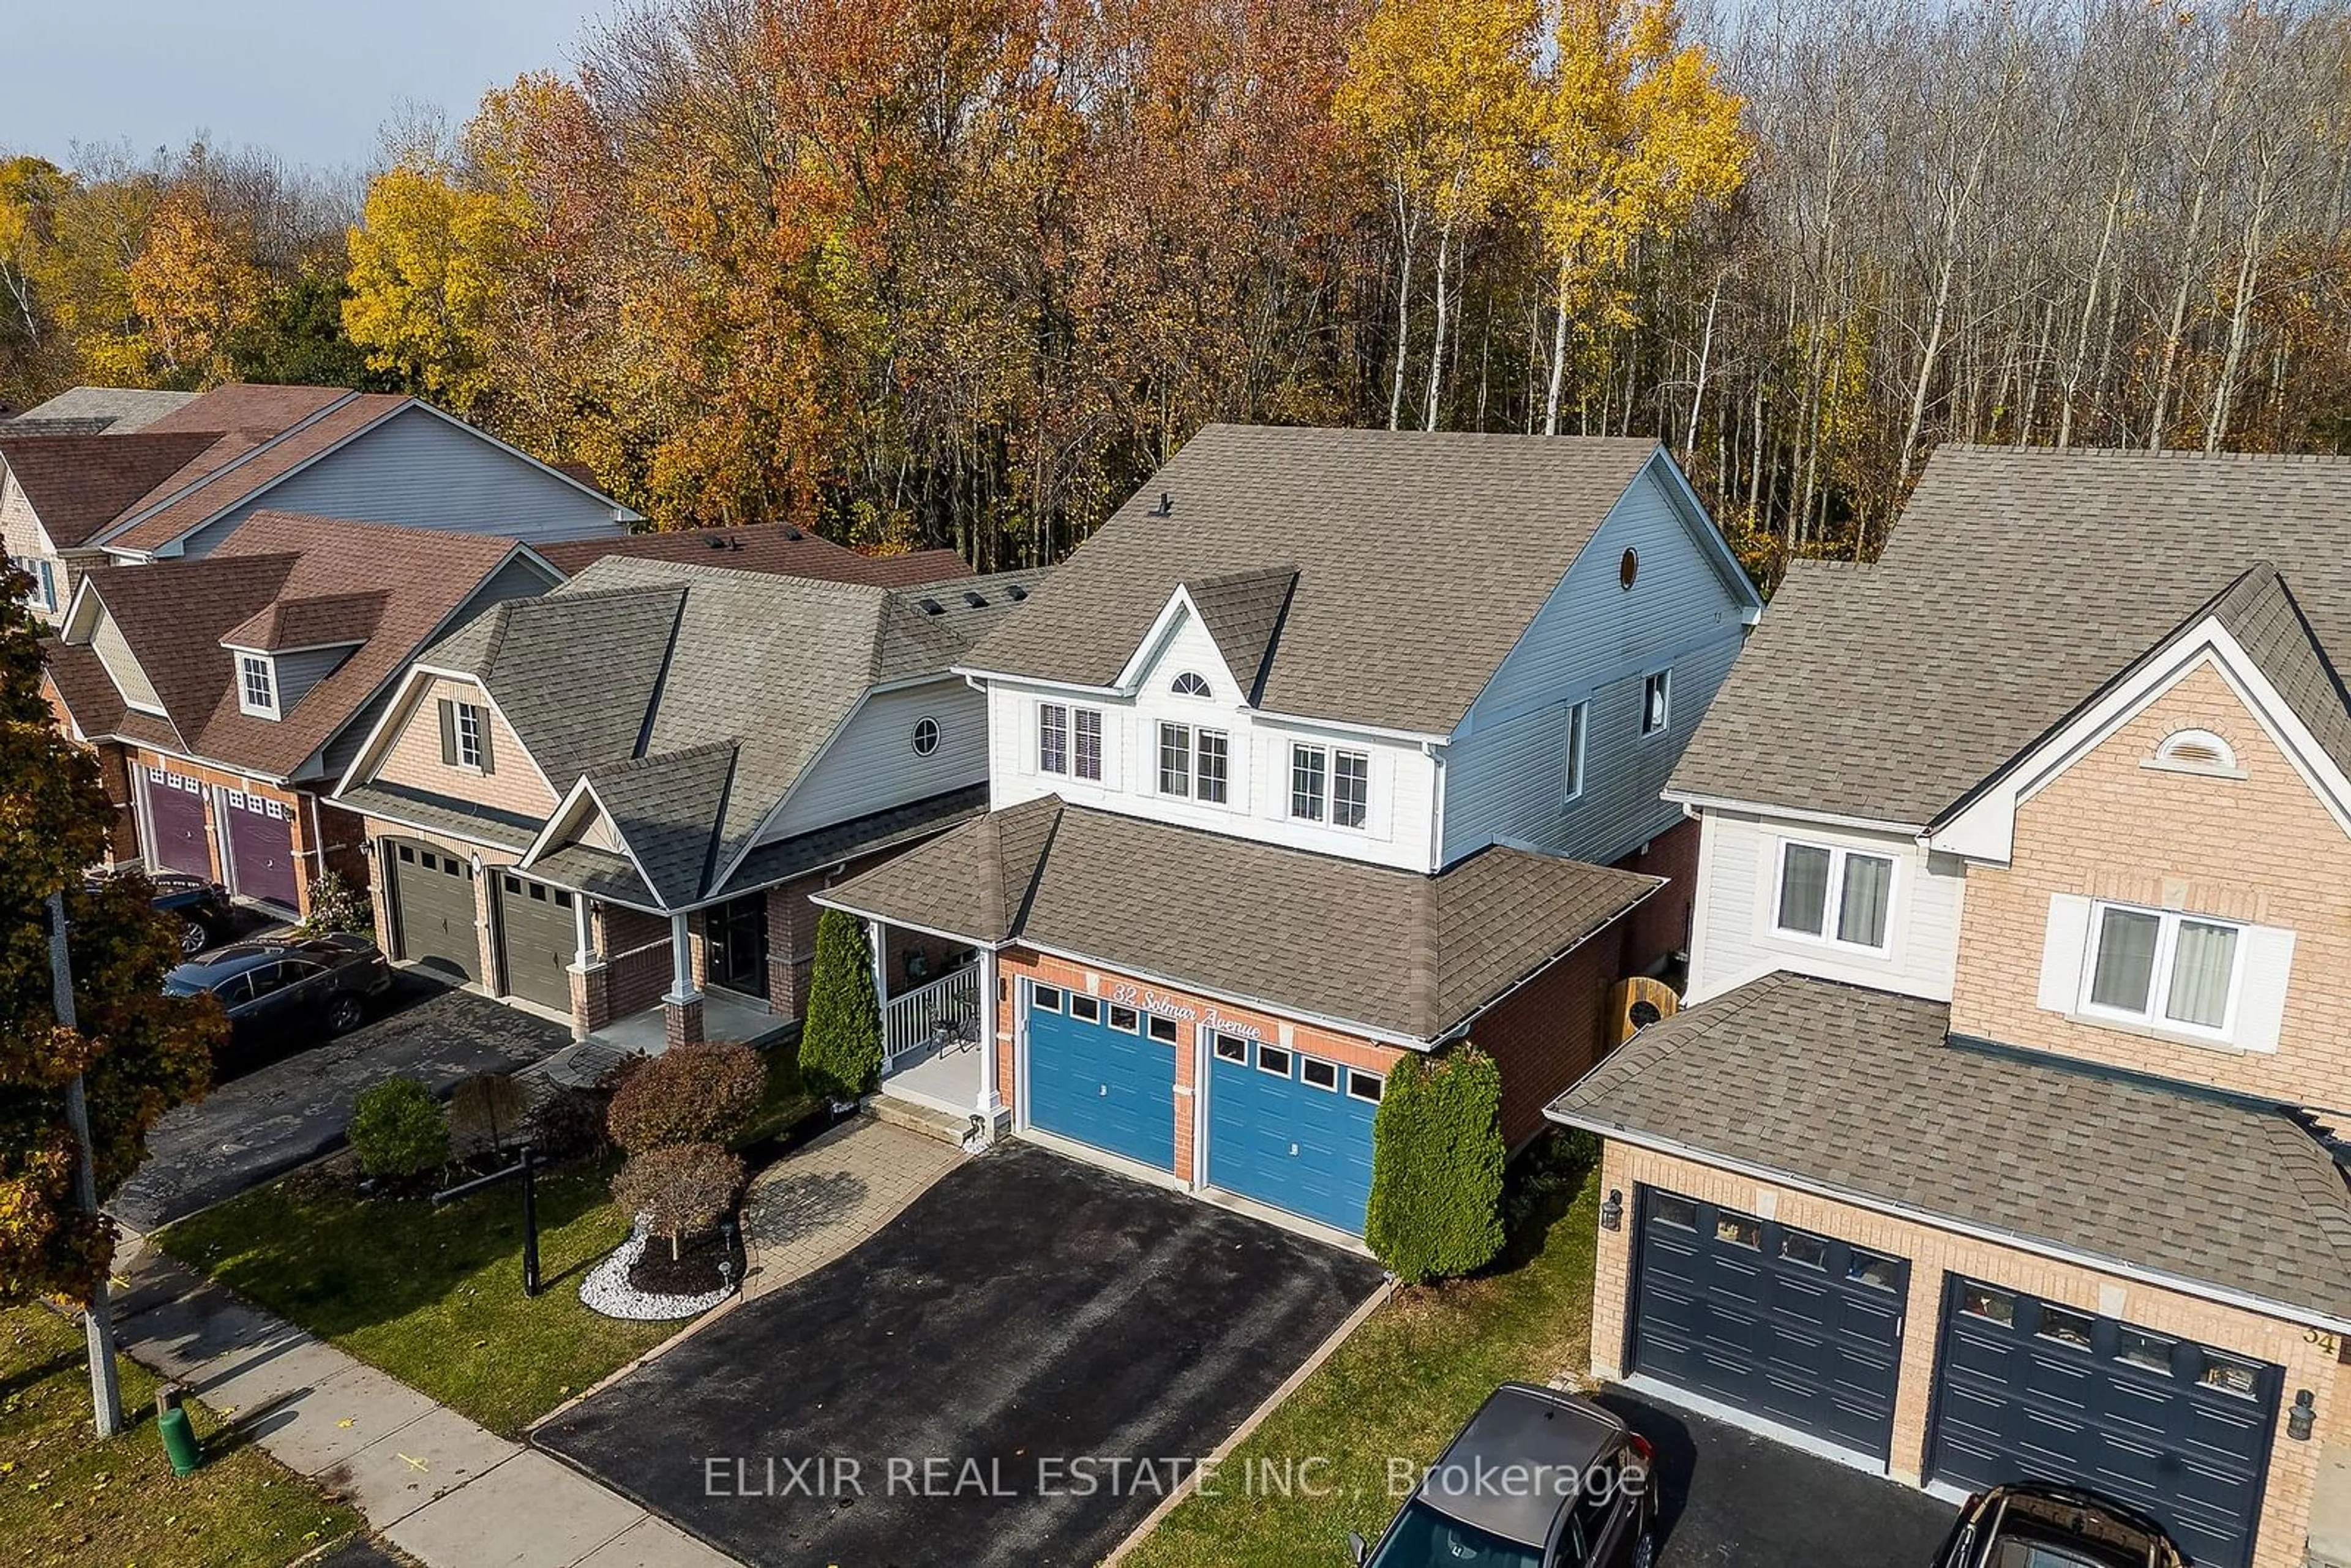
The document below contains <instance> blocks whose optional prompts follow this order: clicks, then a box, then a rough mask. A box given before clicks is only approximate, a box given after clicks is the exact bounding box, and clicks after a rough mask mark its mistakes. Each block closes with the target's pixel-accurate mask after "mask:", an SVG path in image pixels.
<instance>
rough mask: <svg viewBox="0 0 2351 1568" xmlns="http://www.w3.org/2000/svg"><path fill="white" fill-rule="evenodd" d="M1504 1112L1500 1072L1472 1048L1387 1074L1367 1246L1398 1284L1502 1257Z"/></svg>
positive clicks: (1412, 1059) (1376, 1132)
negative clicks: (1502, 1121)
mask: <svg viewBox="0 0 2351 1568" xmlns="http://www.w3.org/2000/svg"><path fill="white" fill-rule="evenodd" d="M1501 1110H1502V1074H1501V1072H1500V1071H1499V1069H1498V1068H1497V1067H1496V1066H1495V1065H1494V1059H1493V1058H1492V1057H1490V1056H1488V1055H1486V1054H1485V1053H1484V1052H1483V1051H1479V1050H1477V1049H1476V1048H1475V1047H1471V1046H1464V1047H1462V1048H1461V1049H1460V1050H1458V1051H1448V1052H1447V1053H1446V1054H1445V1055H1443V1056H1438V1057H1421V1056H1407V1057H1405V1059H1404V1060H1402V1061H1398V1062H1397V1063H1396V1064H1395V1068H1394V1069H1392V1070H1391V1071H1389V1073H1388V1082H1387V1089H1386V1091H1385V1092H1384V1094H1383V1095H1382V1097H1381V1100H1380V1109H1379V1114H1378V1115H1377V1116H1376V1117H1374V1119H1373V1122H1372V1201H1371V1209H1370V1214H1369V1217H1368V1218H1367V1220H1366V1223H1365V1225H1364V1240H1365V1241H1366V1242H1367V1243H1369V1245H1370V1247H1371V1249H1372V1250H1373V1251H1374V1253H1376V1254H1378V1256H1379V1260H1380V1261H1381V1262H1383V1263H1384V1264H1386V1265H1387V1266H1388V1269H1389V1270H1390V1271H1391V1272H1393V1273H1394V1274H1395V1277H1396V1278H1397V1279H1399V1280H1402V1281H1404V1282H1405V1283H1406V1284H1408V1285H1417V1284H1420V1283H1421V1282H1422V1281H1427V1280H1436V1279H1445V1278H1450V1277H1452V1276H1456V1275H1460V1274H1468V1273H1471V1272H1474V1271H1475V1270H1479V1269H1482V1268H1484V1267H1485V1266H1486V1265H1487V1264H1489V1263H1490V1262H1492V1261H1493V1260H1494V1258H1495V1256H1496V1255H1497V1254H1498V1253H1499V1252H1500V1251H1501V1249H1502V1241H1503V1235H1504V1232H1503V1229H1502V1211H1501V1205H1502V1158H1503V1152H1504V1151H1503V1148H1502V1124H1501Z"/></svg>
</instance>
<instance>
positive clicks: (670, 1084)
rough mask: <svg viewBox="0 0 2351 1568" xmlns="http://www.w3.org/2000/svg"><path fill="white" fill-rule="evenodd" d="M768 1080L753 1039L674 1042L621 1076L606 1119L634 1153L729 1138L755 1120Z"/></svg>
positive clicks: (618, 1141) (616, 1140)
mask: <svg viewBox="0 0 2351 1568" xmlns="http://www.w3.org/2000/svg"><path fill="white" fill-rule="evenodd" d="M767 1086H768V1070H767V1065H766V1064H765V1063H764V1062H762V1061H760V1060H759V1053H758V1051H753V1050H752V1049H751V1048H750V1047H749V1046H747V1045H727V1044H721V1043H718V1042H716V1041H713V1042H710V1043H707V1044H703V1045H679V1046H673V1047H671V1048H670V1049H669V1050H667V1051H664V1052H662V1054H661V1055H659V1056H655V1057H649V1058H647V1059H646V1060H645V1061H643V1062H642V1063H640V1064H639V1065H638V1067H637V1068H636V1070H635V1071H632V1072H631V1073H630V1074H629V1075H628V1076H627V1077H626V1078H624V1079H622V1081H621V1086H620V1088H619V1089H618V1090H617V1091H616V1092H614V1093H613V1095H612V1109H611V1113H609V1114H608V1115H607V1117H606V1118H605V1121H606V1125H608V1126H609V1127H610V1128H611V1134H612V1141H613V1142H614V1143H616V1144H618V1145H621V1147H622V1148H624V1149H626V1150H628V1151H629V1153H631V1154H632V1155H641V1154H643V1153H646V1152H647V1151H649V1150H652V1149H663V1148H672V1147H674V1146H676V1145H680V1144H723V1143H725V1142H726V1140H727V1139H729V1138H731V1137H733V1136H734V1135H735V1134H737V1133H738V1132H740V1131H742V1130H743V1128H745V1127H746V1126H748V1125H749V1124H750V1121H751V1118H752V1117H753V1116H755V1115H757V1114H758V1110H759V1101H760V1098H761V1096H762V1095H764V1094H765V1093H766V1092H767Z"/></svg>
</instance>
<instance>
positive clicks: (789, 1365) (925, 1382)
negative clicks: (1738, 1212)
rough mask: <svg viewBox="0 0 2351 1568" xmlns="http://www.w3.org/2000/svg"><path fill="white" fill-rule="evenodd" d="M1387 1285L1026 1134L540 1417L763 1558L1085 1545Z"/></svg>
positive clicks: (1348, 1263)
mask: <svg viewBox="0 0 2351 1568" xmlns="http://www.w3.org/2000/svg"><path fill="white" fill-rule="evenodd" d="M1379 1281H1380V1270H1379V1268H1378V1266H1377V1265H1376V1264H1374V1263H1373V1262H1371V1261H1370V1260H1367V1259H1364V1258H1359V1257H1355V1256H1353V1255H1350V1254H1347V1253H1343V1252H1340V1251H1337V1250H1334V1249H1330V1248H1326V1247H1323V1246H1321V1245H1319V1244H1318V1243H1315V1242H1311V1241H1308V1240H1304V1239H1301V1238H1299V1237H1295V1236H1292V1235H1290V1234H1289V1233H1288V1232H1286V1231H1281V1230H1277V1229H1275V1228H1272V1227H1270V1226H1266V1225H1261V1224H1259V1223H1258V1222H1257V1221H1255V1220H1250V1219H1245V1218H1241V1217H1239V1216H1238V1215H1233V1214H1228V1213H1226V1212H1225V1211H1223V1210H1222V1209H1217V1208H1213V1207H1209V1206H1207V1205H1206V1204H1202V1203H1198V1202H1196V1201H1194V1200H1192V1199H1190V1198H1187V1197H1182V1196H1180V1195H1178V1194H1175V1193H1171V1192H1165V1191H1162V1190H1160V1189H1158V1188H1155V1187H1150V1186H1143V1185H1141V1184H1139V1183H1135V1182H1131V1181H1127V1180H1125V1179H1123V1178H1122V1177H1119V1176H1111V1175H1109V1174H1107V1173H1105V1172H1102V1171H1099V1170H1096V1169H1094V1168H1093V1167H1092V1166H1084V1165H1081V1164H1078V1163H1077V1162H1075V1161H1071V1160H1066V1159H1063V1158H1061V1156H1059V1155H1052V1154H1049V1153H1047V1152H1046V1151H1044V1150H1042V1149H1040V1148H1037V1147H1035V1146H1033V1145H1027V1144H1019V1143H1014V1144H1008V1145H1002V1146H999V1147H998V1148H997V1149H995V1150H993V1151H991V1152H990V1153H988V1154H987V1155H982V1156H980V1157H978V1158H977V1159H974V1160H971V1161H968V1162H967V1163H966V1164H964V1165H963V1166H959V1167H958V1168H957V1169H956V1170H954V1171H952V1172H950V1173H948V1174H947V1175H946V1176H945V1177H943V1178H942V1179H941V1180H940V1181H939V1182H938V1183H937V1184H936V1185H935V1186H933V1187H932V1188H931V1189H930V1190H929V1191H928V1192H926V1193H925V1194H924V1195H923V1197H919V1198H917V1199H916V1200H915V1201H914V1204H913V1205H912V1206H911V1207H908V1208H907V1209H906V1211H905V1212H904V1214H902V1215H900V1216H899V1217H898V1218H896V1219H894V1220H893V1221H892V1222H890V1224H889V1225H887V1226H885V1227H884V1228H883V1229H882V1230H881V1231H880V1232H879V1233H878V1234H876V1235H875V1236H874V1237H873V1238H872V1239H870V1240H868V1241H866V1242H864V1243H863V1244H862V1245H861V1246H860V1247H858V1248H857V1249H855V1250H854V1251H852V1252H851V1253H850V1254H849V1255H848V1256H846V1257H844V1258H842V1259H841V1260H840V1261H838V1262H836V1263H833V1264H831V1265H830V1266H828V1267H826V1268H824V1269H821V1270H819V1271H817V1272H816V1273H814V1274H811V1275H810V1276H809V1277H807V1278H806V1279H803V1280H800V1281H797V1282H795V1283H793V1284H791V1285H788V1286H785V1287H784V1288H782V1289H780V1290H778V1291H775V1292H774V1293H772V1294H770V1295H768V1296H764V1297H761V1298H759V1299H758V1300H756V1301H747V1302H746V1303H744V1304H743V1305H742V1306H740V1307H737V1309H735V1310H734V1311H733V1312H729V1313H727V1314H726V1316H724V1317H722V1318H720V1319H718V1320H717V1321H716V1322H713V1323H711V1324H710V1325H709V1326H708V1327H707V1328H705V1329H704V1330H702V1331H701V1332H699V1333H695V1334H693V1335H692V1336H690V1337H689V1338H687V1339H685V1340H684V1341H683V1342H681V1343H678V1344H677V1345H675V1346H674V1348H672V1349H671V1350H669V1351H668V1352H667V1353H666V1354H663V1355H662V1356H661V1357H659V1358H658V1359H656V1360H654V1361H653V1362H651V1363H649V1364H646V1365H644V1366H643V1367H640V1368H638V1369H637V1370H636V1371H634V1372H632V1373H631V1374H629V1375H628V1376H626V1377H625V1378H623V1379H622V1381H621V1382H619V1383H618V1384H615V1385H613V1386H612V1387H611V1388H610V1389H608V1390H606V1391H605V1392H604V1393H602V1394H601V1395H598V1396H596V1397H595V1398H593V1399H590V1400H589V1401H587V1402H586V1403H585V1404H583V1405H580V1406H577V1407H575V1408H574V1409H572V1410H570V1411H569V1412H566V1413H565V1414H563V1415H562V1416H558V1417H556V1418H555V1419H554V1420H552V1421H550V1422H549V1423H548V1424H547V1425H546V1426H544V1427H540V1428H539V1429H538V1431H537V1432H536V1433H535V1434H534V1436H533V1440H534V1441H535V1442H537V1443H538V1445H539V1446H540V1447H542V1448H547V1449H549V1451H551V1452H553V1453H555V1454H558V1455H559V1456H561V1457H562V1458H566V1459H568V1460H569V1461H570V1462H571V1463H572V1464H574V1465H577V1466H578V1467H580V1469H584V1470H586V1471H588V1472H589V1473H590V1475H593V1476H595V1477H596V1478H597V1479H599V1480H601V1481H603V1482H604V1483H605V1484H606V1485H608V1486H611V1487H612V1488H614V1489H615V1490H619V1491H621V1492H622V1493H625V1494H626V1495H628V1496H629V1497H632V1498H633V1499H635V1500H637V1501H639V1502H641V1503H643V1504H644V1505H645V1506H646V1507H647V1508H649V1509H652V1510H653V1511H655V1512H657V1513H660V1514H663V1515H664V1516H666V1517H667V1518H668V1519H670V1520H671V1521H673V1522H674V1523H676V1524H679V1525H681V1526H683V1527H684V1528H685V1529H687V1530H689V1531H693V1532H694V1533H695V1534H696V1535H699V1536H702V1537H703V1538H705V1540H707V1541H709V1542H713V1543H714V1544H716V1545H718V1546H720V1547H722V1548H724V1549H725V1550H726V1551H727V1552H732V1553H733V1554H734V1555H736V1556H737V1557H739V1558H741V1559H742V1560H744V1561H745V1562H747V1563H758V1564H774V1565H777V1568H801V1565H803V1564H807V1565H813V1568H826V1565H828V1564H838V1565H839V1568H892V1565H909V1568H911V1565H914V1564H931V1563H943V1562H957V1563H1023V1564H1040V1565H1042V1564H1079V1563H1094V1562H1096V1561H1098V1560H1099V1559H1100V1558H1101V1557H1102V1555H1103V1554H1104V1553H1105V1552H1108V1551H1109V1550H1110V1549H1111V1548H1112V1547H1113V1546H1114V1545H1116V1544H1117V1542H1119V1541H1120V1540H1121V1539H1122V1538H1123V1537H1124V1536H1125V1535H1126V1534H1127V1533H1128V1531H1131V1530H1133V1529H1134V1526H1135V1525H1137V1524H1139V1523H1141V1522H1142V1521H1143V1519H1144V1516H1145V1515H1147V1514H1148V1513H1149V1512H1150V1511H1151V1510H1152V1509H1153V1508H1154V1507H1155V1505H1156V1504H1157V1503H1158V1501H1159V1500H1160V1498H1161V1497H1162V1496H1163V1495H1164V1494H1165V1490H1166V1489H1167V1488H1168V1487H1170V1486H1172V1485H1173V1483H1174V1479H1175V1474H1176V1470H1175V1465H1174V1464H1173V1463H1171V1461H1182V1460H1187V1459H1190V1458H1196V1457H1197V1456H1201V1455H1205V1454H1207V1453H1208V1452H1209V1451H1210V1450H1211V1449H1213V1448H1215V1447H1216V1445H1217V1443H1219V1442H1221V1441H1222V1440H1223V1439H1224V1438H1225V1437H1228V1435H1230V1433H1231V1432H1232V1431H1233V1430H1234V1428H1235V1427H1238V1425H1239V1424H1240V1422H1241V1421H1242V1420H1243V1419H1244V1418H1246V1417H1247V1416H1249V1413H1250V1412H1251V1411H1253V1410H1254V1409H1256V1407H1257V1406H1259V1404H1260V1403H1262V1402H1263V1401H1264V1399H1265V1398H1266V1396H1269V1395H1270V1394H1271V1393H1272V1392H1273V1390H1274V1389H1275V1388H1276V1387H1278V1386H1280V1383H1281V1381H1282V1379H1283V1378H1285V1377H1287V1376H1288V1375H1290V1372H1291V1371H1293V1370H1294V1369H1295V1368H1296V1367H1297V1366H1298V1365H1299V1364H1300V1363H1301V1362H1302V1361H1303V1360H1304V1359H1305V1358H1306V1356H1307V1355H1308V1354H1311V1352H1312V1351H1313V1350H1314V1349H1315V1348H1316V1347H1317V1346H1318V1345H1320V1344H1321V1343H1322V1341H1323V1340H1324V1339H1326V1338H1328V1337H1329V1335H1330V1334H1331V1333H1332V1331H1333V1330H1335V1329H1336V1328H1337V1327H1338V1326H1339V1324H1340V1323H1341V1322H1343V1321H1344V1320H1345V1318H1346V1317H1347V1315H1348V1313H1349V1312H1352V1311H1353V1309H1354V1308H1355V1307H1356V1306H1357V1305H1359V1304H1360V1303H1361V1302H1362V1301H1364V1299H1365V1298H1366V1297H1367V1296H1369V1295H1370V1294H1371V1292H1372V1291H1374V1289H1375V1288H1376V1287H1377V1286H1378V1284H1379ZM852 1467H853V1469H852ZM1081 1475H1082V1476H1083V1477H1084V1478H1085V1479H1081Z"/></svg>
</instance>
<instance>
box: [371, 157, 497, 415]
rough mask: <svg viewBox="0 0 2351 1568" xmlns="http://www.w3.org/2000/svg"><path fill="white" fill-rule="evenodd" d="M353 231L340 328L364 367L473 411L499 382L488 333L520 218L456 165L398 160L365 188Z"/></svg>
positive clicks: (464, 411) (450, 405)
mask: <svg viewBox="0 0 2351 1568" xmlns="http://www.w3.org/2000/svg"><path fill="white" fill-rule="evenodd" d="M362 217H363V221H362V222H361V224H360V226H358V227H356V228H354V229H352V230H351V231H350V242H349V243H350V271H349V273H348V274H347V275H346V281H347V282H348V283H349V284H350V298H347V299H345V300H344V301H343V329H344V330H345V331H346V332H348V333H350V339H351V341H352V342H354V343H357V344H359V345H360V347H361V348H363V349H365V350H367V351H368V365H369V368H370V369H371V370H377V371H386V372H389V373H391V374H393V375H397V376H399V377H401V378H402V380H403V381H405V382H407V383H408V384H409V385H410V386H412V387H415V388H417V389H419V390H420V391H423V392H430V393H431V394H432V395H433V396H434V399H435V400H436V401H438V402H441V403H443V404H444V406H446V407H448V408H450V409H452V410H454V411H455V412H456V413H460V414H470V413H474V412H475V408H476V406H477V405H478V404H479V403H480V402H482V400H483V397H484V395H485V394H486V392H488V391H489V389H490V387H491V385H492V383H493V380H494V378H493V376H492V374H491V371H490V361H491V351H492V342H491V331H492V329H493V328H494V327H495V326H496V318H497V314H498V311H499V308H500V304H499V301H500V295H501V292H502V290H503V289H504V287H505V286H506V280H507V276H508V271H509V267H510V265H511V257H512V252H513V247H514V245H515V241H516V235H517V224H516V221H515V217H514V214H512V212H511V211H510V210H509V208H508V205H507V203H506V202H504V201H503V200H501V199H500V198H499V197H498V196H497V195H496V194H494V193H489V192H486V191H480V190H475V189H469V188H468V187H467V186H466V185H465V184H464V183H461V182H460V181H459V180H458V178H457V177H456V175H455V172H452V171H450V170H447V169H444V168H440V167H435V166H431V165H427V164H423V163H417V162H408V163H402V164H400V165H397V166H395V167H393V168H391V169H388V170H386V171H385V172H382V173H381V174H379V175H377V176H376V177H375V179H374V181H373V182H371V183H370V184H369V186H368V193H367V202H366V205H365V207H364V208H363V209H362Z"/></svg>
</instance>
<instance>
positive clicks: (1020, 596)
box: [1004, 582, 1029, 604]
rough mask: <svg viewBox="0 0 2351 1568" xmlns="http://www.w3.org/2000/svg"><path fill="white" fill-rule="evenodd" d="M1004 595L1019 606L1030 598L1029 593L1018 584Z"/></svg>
mask: <svg viewBox="0 0 2351 1568" xmlns="http://www.w3.org/2000/svg"><path fill="white" fill-rule="evenodd" d="M1004 595H1005V597H1006V598H1008V599H1009V600H1011V601H1012V602H1013V603H1015V604H1018V603H1019V602H1020V601H1022V600H1024V599H1026V598H1028V597H1029V591H1028V590H1027V589H1025V588H1023V587H1021V586H1020V585H1019V583H1017V582H1016V583H1014V584H1013V585H1012V586H1011V587H1009V588H1008V589H1006V590H1005V591H1004Z"/></svg>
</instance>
